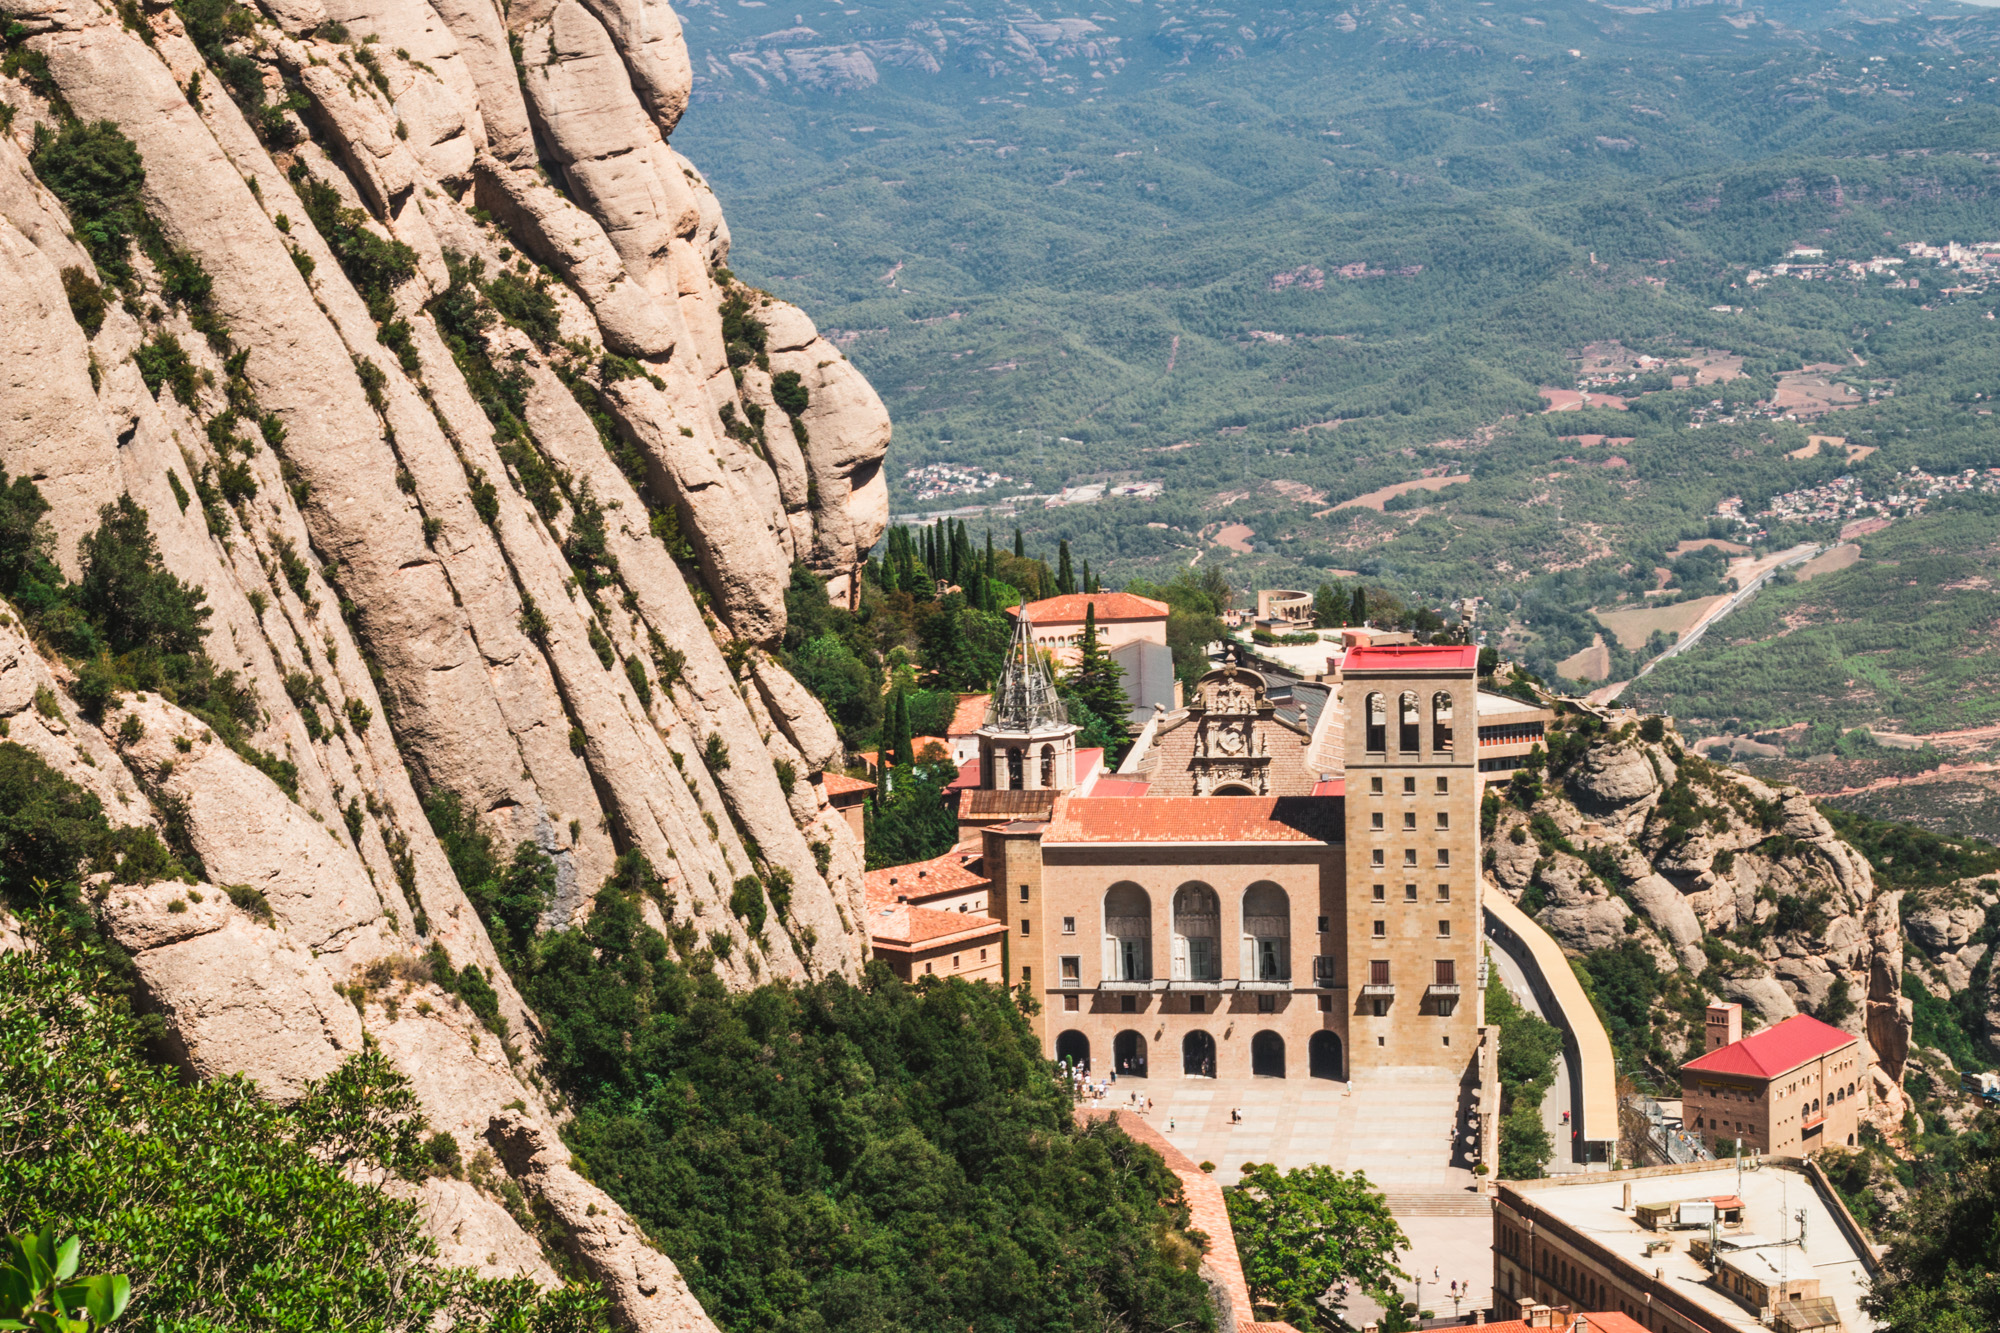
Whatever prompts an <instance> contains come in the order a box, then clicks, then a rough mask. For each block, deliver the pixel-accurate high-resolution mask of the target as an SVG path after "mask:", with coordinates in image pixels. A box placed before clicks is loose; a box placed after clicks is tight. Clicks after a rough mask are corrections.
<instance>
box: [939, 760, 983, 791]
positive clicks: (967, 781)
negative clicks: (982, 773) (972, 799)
mask: <svg viewBox="0 0 2000 1333" xmlns="http://www.w3.org/2000/svg"><path fill="white" fill-rule="evenodd" d="M978 785H979V757H978V756H977V755H974V756H973V757H972V758H970V759H968V760H966V761H965V762H964V763H962V764H960V765H959V766H958V776H957V777H955V778H953V779H952V780H951V781H950V782H947V783H946V784H945V785H944V789H945V790H946V791H969V790H971V789H972V788H974V787H977V786H978Z"/></svg>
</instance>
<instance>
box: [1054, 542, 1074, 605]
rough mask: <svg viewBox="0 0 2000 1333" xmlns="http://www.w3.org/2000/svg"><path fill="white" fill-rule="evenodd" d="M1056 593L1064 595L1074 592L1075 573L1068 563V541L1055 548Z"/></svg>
mask: <svg viewBox="0 0 2000 1333" xmlns="http://www.w3.org/2000/svg"><path fill="white" fill-rule="evenodd" d="M1056 591H1057V592H1059V593H1063V594H1065V595H1067V594H1069V593H1073V592H1075V591H1076V571H1075V570H1074V569H1072V568H1071V567H1070V563H1069V539H1068V538H1064V539H1063V542H1062V544H1061V545H1060V546H1058V547H1057V548H1056Z"/></svg>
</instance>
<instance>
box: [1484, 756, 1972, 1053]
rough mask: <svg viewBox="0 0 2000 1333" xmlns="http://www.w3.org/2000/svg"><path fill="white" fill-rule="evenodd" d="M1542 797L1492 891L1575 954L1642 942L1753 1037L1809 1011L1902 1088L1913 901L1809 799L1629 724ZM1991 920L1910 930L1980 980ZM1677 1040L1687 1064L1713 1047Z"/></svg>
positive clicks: (1497, 852)
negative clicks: (1521, 906)
mask: <svg viewBox="0 0 2000 1333" xmlns="http://www.w3.org/2000/svg"><path fill="white" fill-rule="evenodd" d="M1543 790H1544V795H1543V796H1542V798H1541V799H1540V800H1539V801H1537V802H1536V804H1535V806H1534V809H1533V811H1532V812H1529V811H1524V810H1521V809H1519V808H1518V807H1517V806H1516V805H1515V804H1513V803H1512V802H1508V803H1504V804H1503V805H1502V806H1501V808H1500V812H1499V818H1498V820H1497V822H1496V828H1495V831H1494V834H1493V836H1491V837H1490V838H1488V839H1487V841H1486V847H1487V854H1488V862H1487V874H1488V882H1489V886H1490V888H1489V891H1496V892H1504V893H1507V894H1508V895H1510V896H1512V897H1515V898H1517V899H1520V900H1523V901H1525V902H1527V903H1528V904H1530V905H1531V906H1533V907H1534V908H1535V910H1536V918H1537V920H1538V921H1539V922H1540V923H1541V925H1542V926H1543V928H1544V929H1546V930H1548V932H1549V933H1550V934H1551V936H1553V937H1554V938H1555V940H1556V941H1557V942H1558V943H1559V944H1561V945H1562V946H1563V948H1564V949H1565V950H1567V951H1568V952H1570V953H1571V954H1572V955H1579V956H1580V955H1586V954H1589V953H1591V952H1594V951H1597V950H1601V949H1616V948H1621V947H1625V946H1627V945H1630V944H1636V945H1637V946H1638V947H1640V948H1641V949H1643V950H1644V951H1645V952H1646V953H1647V954H1648V955H1649V956H1650V957H1651V958H1652V959H1653V962H1654V964H1655V965H1656V966H1657V967H1659V968H1660V969H1661V970H1662V971H1663V972H1676V971H1677V972H1679V973H1681V974H1682V976H1684V977H1686V978H1688V979H1689V980H1691V981H1692V980H1694V979H1695V978H1705V979H1707V981H1713V982H1714V983H1715V986H1716V988H1715V990H1714V991H1712V992H1711V993H1712V994H1713V995H1714V998H1716V999H1728V1000H1734V1001H1737V1002H1739V1003H1741V1004H1742V1005H1743V1006H1744V1007H1745V1009H1746V1010H1747V1011H1748V1015H1747V1016H1748V1020H1749V1021H1748V1026H1749V1027H1751V1028H1756V1027H1762V1026H1768V1025H1770V1024H1772V1023H1776V1022H1780V1021H1782V1020H1783V1019H1786V1018H1789V1017H1791V1016H1792V1015H1794V1014H1797V1013H1801V1012H1811V1013H1814V1014H1816V1015H1819V1016H1821V1017H1823V1018H1825V1019H1827V1020H1828V1021H1831V1022H1835V1023H1837V1024H1839V1025H1840V1026H1843V1027H1845V1028H1846V1029H1847V1030H1848V1031H1850V1032H1855V1033H1857V1034H1862V1035H1865V1036H1866V1037H1867V1039H1868V1045H1869V1047H1870V1048H1871V1050H1872V1055H1873V1062H1874V1063H1875V1064H1876V1066H1877V1067H1878V1070H1879V1072H1880V1073H1881V1075H1882V1077H1883V1078H1884V1079H1885V1080H1886V1081H1887V1082H1889V1083H1891V1084H1894V1083H1896V1082H1897V1081H1898V1080H1900V1079H1901V1077H1902V1072H1903V1066H1904V1063H1905V1061H1906V1059H1907V1058H1908V1052H1909V1041H1910V1026H1911V1011H1910V1004H1909V1001H1907V1000H1905V999H1903V998H1902V995H1901V988H1900V970H1901V968H1900V960H1901V957H1902V952H1903V940H1902V930H1901V926H1900V923H1899V920H1898V899H1899V898H1900V895H1899V894H1895V893H1886V894H1885V893H1878V892H1877V891H1876V888H1875V882H1874V876H1873V873H1872V872H1871V871H1870V869H1869V866H1868V863H1867V861H1866V860H1865V859H1864V858H1863V857H1862V856H1861V855H1860V854H1859V853H1857V852H1856V851H1855V850H1854V849H1853V848H1851V847H1849V846H1848V845H1847V844H1846V843H1844V842H1842V841H1841V840H1840V838H1839V837H1838V835H1837V834H1835V832H1834V830H1833V827H1832V826H1831V825H1830V824H1828V823H1827V821H1826V819H1825V818H1824V817H1823V816H1822V815H1821V814H1820V813H1819V811H1818V810H1816V809H1814V808H1813V806H1812V803H1811V802H1810V801H1809V800H1807V799H1806V798H1805V797H1804V796H1802V795H1801V794H1799V793H1798V792H1796V791H1793V790H1789V789H1788V790H1778V789H1774V788H1771V787H1769V786H1767V785H1765V784H1764V783H1761V782H1758V781H1757V780H1755V779H1753V778H1750V777H1748V776H1746V775H1744V774H1741V773H1736V772H1733V771H1731V770H1728V769H1724V768H1720V767H1717V766H1714V765H1711V764H1709V763H1707V762H1706V761H1704V760H1701V759H1699V758H1696V757H1693V756H1687V755H1685V752H1684V751H1683V750H1682V748H1681V745H1680V741H1679V738H1678V737H1677V736H1675V735H1674V733H1673V732H1672V730H1671V729H1668V730H1667V731H1666V732H1665V733H1664V735H1663V738H1662V740H1661V741H1659V742H1657V743H1648V742H1646V741H1645V740H1643V739H1642V738H1641V737H1640V736H1639V735H1638V729H1637V726H1636V722H1633V723H1625V722H1623V721H1622V719H1620V720H1615V721H1614V722H1613V724H1612V725H1610V726H1607V727H1603V728H1600V729H1599V730H1598V732H1597V733H1596V739H1595V741H1594V742H1593V743H1592V744H1591V745H1590V746H1589V747H1588V748H1587V749H1586V750H1585V751H1584V752H1583V754H1582V755H1581V756H1580V757H1578V758H1577V759H1576V760H1575V761H1574V762H1573V763H1572V764H1571V765H1570V767H1569V768H1568V770H1567V771H1565V772H1562V773H1560V774H1556V775H1553V777H1552V778H1551V779H1550V780H1548V781H1546V782H1545V784H1544V789H1543ZM1531 813H1532V817H1531ZM1516 839H1519V841H1516ZM1984 919H1985V909H1984V906H1983V905H1975V906H1973V907H1967V906H1966V905H1964V904H1958V905H1954V906H1952V907H1949V908H1943V907H1940V908H1935V909H1928V910H1926V911H1923V912H1920V913H1917V914H1913V916H1912V918H1911V931H1912V935H1913V937H1919V936H1918V932H1919V931H1922V932H1924V933H1923V935H1922V936H1921V937H1919V938H1920V939H1931V940H1935V941H1936V942H1937V943H1938V945H1939V946H1941V947H1942V948H1947V949H1949V952H1948V954H1947V957H1948V959H1949V961H1948V963H1940V976H1941V977H1942V976H1945V975H1948V970H1949V968H1950V967H1956V968H1958V969H1960V970H1961V971H1963V972H1964V973H1965V974H1966V975H1967V977H1968V978H1969V977H1970V969H1971V967H1972V966H1974V965H1975V964H1976V962H1977V957H1978V956H1983V955H1975V956H1974V958H1973V961H1972V962H1967V961H1966V960H1965V958H1964V957H1963V956H1962V955H1961V954H1960V953H1959V952H1958V950H1961V949H1965V948H1967V947H1968V941H1969V939H1970V936H1971V934H1972V932H1973V931H1975V930H1977V929H1978V928H1979V926H1980V925H1981V924H1982V923H1983V922H1984ZM1920 920H1921V922H1922V924H1921V925H1919V924H1918V923H1919V921H1920ZM1697 984H1702V985H1706V981H1705V982H1702V983H1697ZM1940 984H1941V985H1942V984H1943V983H1942V981H1941V982H1940ZM1662 1029H1663V1035H1664V1036H1665V1039H1666V1041H1667V1043H1668V1045H1669V1047H1670V1049H1672V1051H1673V1053H1674V1054H1675V1055H1679V1054H1681V1053H1682V1052H1681V1050H1680V1048H1681V1047H1683V1046H1685V1045H1686V1044H1687V1043H1688V1042H1689V1041H1690V1040H1692V1041H1694V1042H1696V1043H1698V1042H1699V1040H1700V1035H1701V1034H1700V1033H1699V1032H1694V1033H1692V1034H1690V1033H1686V1032H1681V1031H1678V1030H1677V1028H1676V1025H1675V1024H1674V1023H1673V1022H1672V1021H1671V1020H1667V1019H1664V1018H1663V1020H1662ZM1659 1072H1660V1073H1662V1074H1663V1075H1670V1074H1671V1072H1672V1071H1671V1069H1670V1068H1669V1069H1663V1070H1661V1071H1659Z"/></svg>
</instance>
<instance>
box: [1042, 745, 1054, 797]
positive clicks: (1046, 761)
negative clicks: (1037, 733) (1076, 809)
mask: <svg viewBox="0 0 2000 1333" xmlns="http://www.w3.org/2000/svg"><path fill="white" fill-rule="evenodd" d="M1055 785H1056V747H1055V746H1053V745H1044V746H1043V747H1042V790H1043V791H1050V790H1052V789H1053V788H1054V787H1055Z"/></svg>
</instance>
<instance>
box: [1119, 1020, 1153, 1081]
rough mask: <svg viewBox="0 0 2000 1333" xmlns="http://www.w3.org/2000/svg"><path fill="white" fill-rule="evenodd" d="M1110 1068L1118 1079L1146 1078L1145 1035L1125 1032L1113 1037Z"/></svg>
mask: <svg viewBox="0 0 2000 1333" xmlns="http://www.w3.org/2000/svg"><path fill="white" fill-rule="evenodd" d="M1111 1067H1112V1068H1113V1069H1116V1070H1117V1071H1118V1076H1119V1077H1120V1078H1144V1077H1146V1034H1145V1033H1143V1032H1130V1031H1127V1032H1121V1033H1119V1034H1118V1035H1117V1036H1115V1037H1113V1038H1112V1039H1111Z"/></svg>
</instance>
